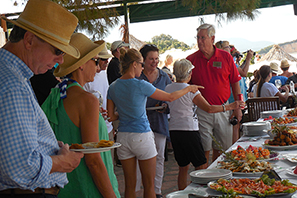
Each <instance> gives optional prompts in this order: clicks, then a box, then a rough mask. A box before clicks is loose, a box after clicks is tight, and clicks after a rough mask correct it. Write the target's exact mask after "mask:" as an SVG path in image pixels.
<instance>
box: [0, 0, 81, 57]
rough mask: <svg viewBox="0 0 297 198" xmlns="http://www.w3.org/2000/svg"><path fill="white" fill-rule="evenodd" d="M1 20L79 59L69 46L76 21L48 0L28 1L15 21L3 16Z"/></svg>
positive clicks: (74, 49) (68, 13) (64, 10)
mask: <svg viewBox="0 0 297 198" xmlns="http://www.w3.org/2000/svg"><path fill="white" fill-rule="evenodd" d="M1 18H3V19H4V20H6V21H8V22H11V23H12V24H14V25H16V26H19V27H21V28H23V29H25V30H27V31H29V32H32V33H33V34H34V35H36V36H38V37H39V38H41V39H42V40H44V41H46V42H48V43H49V44H51V45H53V46H54V47H56V48H58V49H60V50H61V51H63V52H65V53H66V54H69V55H71V56H73V57H75V58H78V57H79V51H78V50H77V49H76V48H75V47H73V46H71V45H69V43H70V38H71V35H72V34H73V32H74V30H75V28H76V27H77V23H78V19H77V17H76V16H75V15H74V14H72V13H71V12H69V11H68V10H67V9H65V8H63V7H62V6H60V5H59V4H56V3H54V2H52V1H49V0H29V1H28V3H27V5H26V7H25V9H24V11H23V12H22V13H21V15H20V16H19V18H18V19H17V20H16V21H14V20H9V19H7V18H6V17H5V16H1Z"/></svg>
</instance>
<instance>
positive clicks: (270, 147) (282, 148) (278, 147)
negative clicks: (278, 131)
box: [262, 144, 297, 150]
mask: <svg viewBox="0 0 297 198" xmlns="http://www.w3.org/2000/svg"><path fill="white" fill-rule="evenodd" d="M262 146H264V147H266V148H268V149H274V150H291V149H296V148H297V144H294V145H288V146H273V145H268V144H262Z"/></svg>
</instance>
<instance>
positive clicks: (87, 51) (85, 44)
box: [54, 33, 104, 77]
mask: <svg viewBox="0 0 297 198" xmlns="http://www.w3.org/2000/svg"><path fill="white" fill-rule="evenodd" d="M70 44H72V45H73V46H74V47H76V48H77V49H78V50H79V52H80V58H79V59H75V58H73V57H72V56H69V55H68V54H66V55H65V56H64V63H63V64H61V65H59V66H58V67H57V68H56V69H55V71H54V75H55V76H57V77H62V76H66V75H67V74H70V73H71V72H73V71H75V70H77V69H78V68H79V67H80V66H82V65H83V64H85V63H86V62H87V61H89V60H91V58H93V57H94V56H96V55H97V54H98V53H99V52H100V51H101V50H102V49H103V48H104V45H103V44H102V45H98V44H96V43H94V42H93V41H91V40H90V39H89V38H88V37H86V36H85V35H84V34H82V33H74V34H73V35H72V37H71V40H70Z"/></svg>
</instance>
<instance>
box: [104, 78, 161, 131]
mask: <svg viewBox="0 0 297 198" xmlns="http://www.w3.org/2000/svg"><path fill="white" fill-rule="evenodd" d="M155 91H156V88H155V87H154V86H152V85H151V84H150V83H148V82H146V81H144V80H138V79H136V78H132V79H120V78H118V79H117V80H116V81H114V82H113V83H112V84H111V85H110V86H109V89H108V92H107V99H109V100H112V101H113V102H114V104H115V106H116V107H117V111H118V113H119V121H120V123H119V128H118V130H119V132H134V133H146V132H149V131H151V128H150V124H149V121H148V119H147V115H146V109H145V104H146V100H147V97H149V96H151V95H152V94H153V93H154V92H155Z"/></svg>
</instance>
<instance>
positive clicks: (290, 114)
mask: <svg viewBox="0 0 297 198" xmlns="http://www.w3.org/2000/svg"><path fill="white" fill-rule="evenodd" d="M284 116H287V117H296V116H297V107H296V108H295V109H292V110H290V111H289V112H288V113H287V114H286V115H284Z"/></svg>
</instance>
